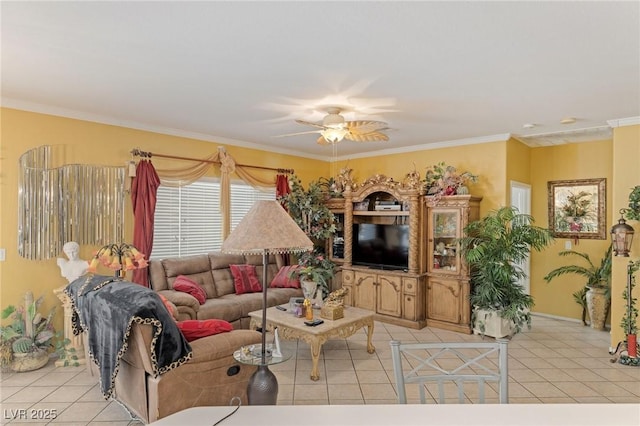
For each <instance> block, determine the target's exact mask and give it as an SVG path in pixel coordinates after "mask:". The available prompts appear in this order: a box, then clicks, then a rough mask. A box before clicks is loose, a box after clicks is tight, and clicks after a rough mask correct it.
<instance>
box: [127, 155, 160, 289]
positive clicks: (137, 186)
mask: <svg viewBox="0 0 640 426" xmlns="http://www.w3.org/2000/svg"><path fill="white" fill-rule="evenodd" d="M158 186H160V178H159V177H158V173H156V169H155V168H154V167H153V164H151V161H147V160H141V161H140V162H139V163H138V166H137V167H136V177H135V178H133V182H132V184H131V203H132V205H133V218H134V221H133V245H134V246H135V247H136V248H137V249H138V250H139V251H140V252H141V253H144V255H145V257H146V258H147V259H149V256H150V255H151V249H152V248H153V219H154V214H155V211H156V199H157V194H158ZM132 281H133V282H134V283H138V284H140V285H143V286H145V287H149V268H142V269H134V271H133V279H132Z"/></svg>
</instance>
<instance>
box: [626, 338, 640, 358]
mask: <svg viewBox="0 0 640 426" xmlns="http://www.w3.org/2000/svg"><path fill="white" fill-rule="evenodd" d="M627 353H628V354H629V356H630V357H631V358H637V357H638V340H637V336H636V335H635V334H627Z"/></svg>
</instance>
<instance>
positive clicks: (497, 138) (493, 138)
mask: <svg viewBox="0 0 640 426" xmlns="http://www.w3.org/2000/svg"><path fill="white" fill-rule="evenodd" d="M509 138H511V134H510V133H500V134H497V135H488V136H478V137H475V138H465V139H455V140H450V141H442V142H433V143H428V144H422V145H412V146H407V147H402V148H393V149H382V150H380V151H375V152H367V153H362V154H352V155H345V156H340V157H338V158H337V159H338V160H339V161H343V160H349V159H353V158H369V157H379V156H381V155H393V154H405V153H407V152H416V151H427V150H430V149H439V148H452V147H455V146H463V145H477V144H483V143H489V142H506V141H508V140H509ZM329 161H333V158H330V160H329Z"/></svg>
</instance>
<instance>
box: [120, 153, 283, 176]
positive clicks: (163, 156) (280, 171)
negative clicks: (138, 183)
mask: <svg viewBox="0 0 640 426" xmlns="http://www.w3.org/2000/svg"><path fill="white" fill-rule="evenodd" d="M131 155H135V156H138V157H143V158H151V157H161V158H172V159H174V160H186V161H199V162H201V163H214V164H220V161H212V160H201V159H199V158H189V157H179V156H177V155H166V154H155V153H153V152H149V151H141V150H139V149H138V148H134V149H132V150H131ZM236 166H241V167H250V168H252V169H261V170H273V171H275V172H278V173H285V174H293V169H278V168H274V167H265V166H252V165H249V164H239V163H237V164H236Z"/></svg>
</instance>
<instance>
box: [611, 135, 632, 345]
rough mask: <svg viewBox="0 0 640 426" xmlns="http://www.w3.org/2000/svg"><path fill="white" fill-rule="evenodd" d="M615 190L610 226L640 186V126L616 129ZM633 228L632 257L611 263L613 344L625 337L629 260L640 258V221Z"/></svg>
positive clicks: (630, 223)
mask: <svg viewBox="0 0 640 426" xmlns="http://www.w3.org/2000/svg"><path fill="white" fill-rule="evenodd" d="M613 164H614V167H613V183H614V185H613V190H612V191H611V194H612V210H613V214H612V216H611V219H609V220H608V221H607V222H608V224H609V228H611V226H613V225H614V224H616V223H618V219H619V218H620V214H619V211H620V209H622V208H627V207H628V206H629V193H630V192H631V188H633V187H634V186H636V185H640V167H639V166H638V165H639V164H640V125H638V126H626V127H618V128H615V129H614V131H613ZM627 224H629V225H631V226H632V227H633V228H634V231H635V235H634V239H633V245H632V247H631V255H630V257H614V258H613V265H612V281H613V282H612V283H611V294H612V295H613V297H612V301H611V325H612V326H613V327H612V328H611V346H615V345H616V344H617V343H618V342H620V341H622V340H624V339H625V334H626V333H625V331H624V330H622V328H621V327H620V326H619V325H620V321H621V320H622V316H623V315H624V313H625V312H626V305H625V303H624V300H623V299H622V291H623V290H624V289H625V288H626V285H627V264H628V262H629V260H634V261H637V260H638V259H640V223H639V222H638V221H635V220H629V221H627ZM638 284H640V274H637V273H636V288H635V289H634V292H633V296H634V297H635V298H636V300H640V285H638ZM638 306H640V303H636V307H638Z"/></svg>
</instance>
